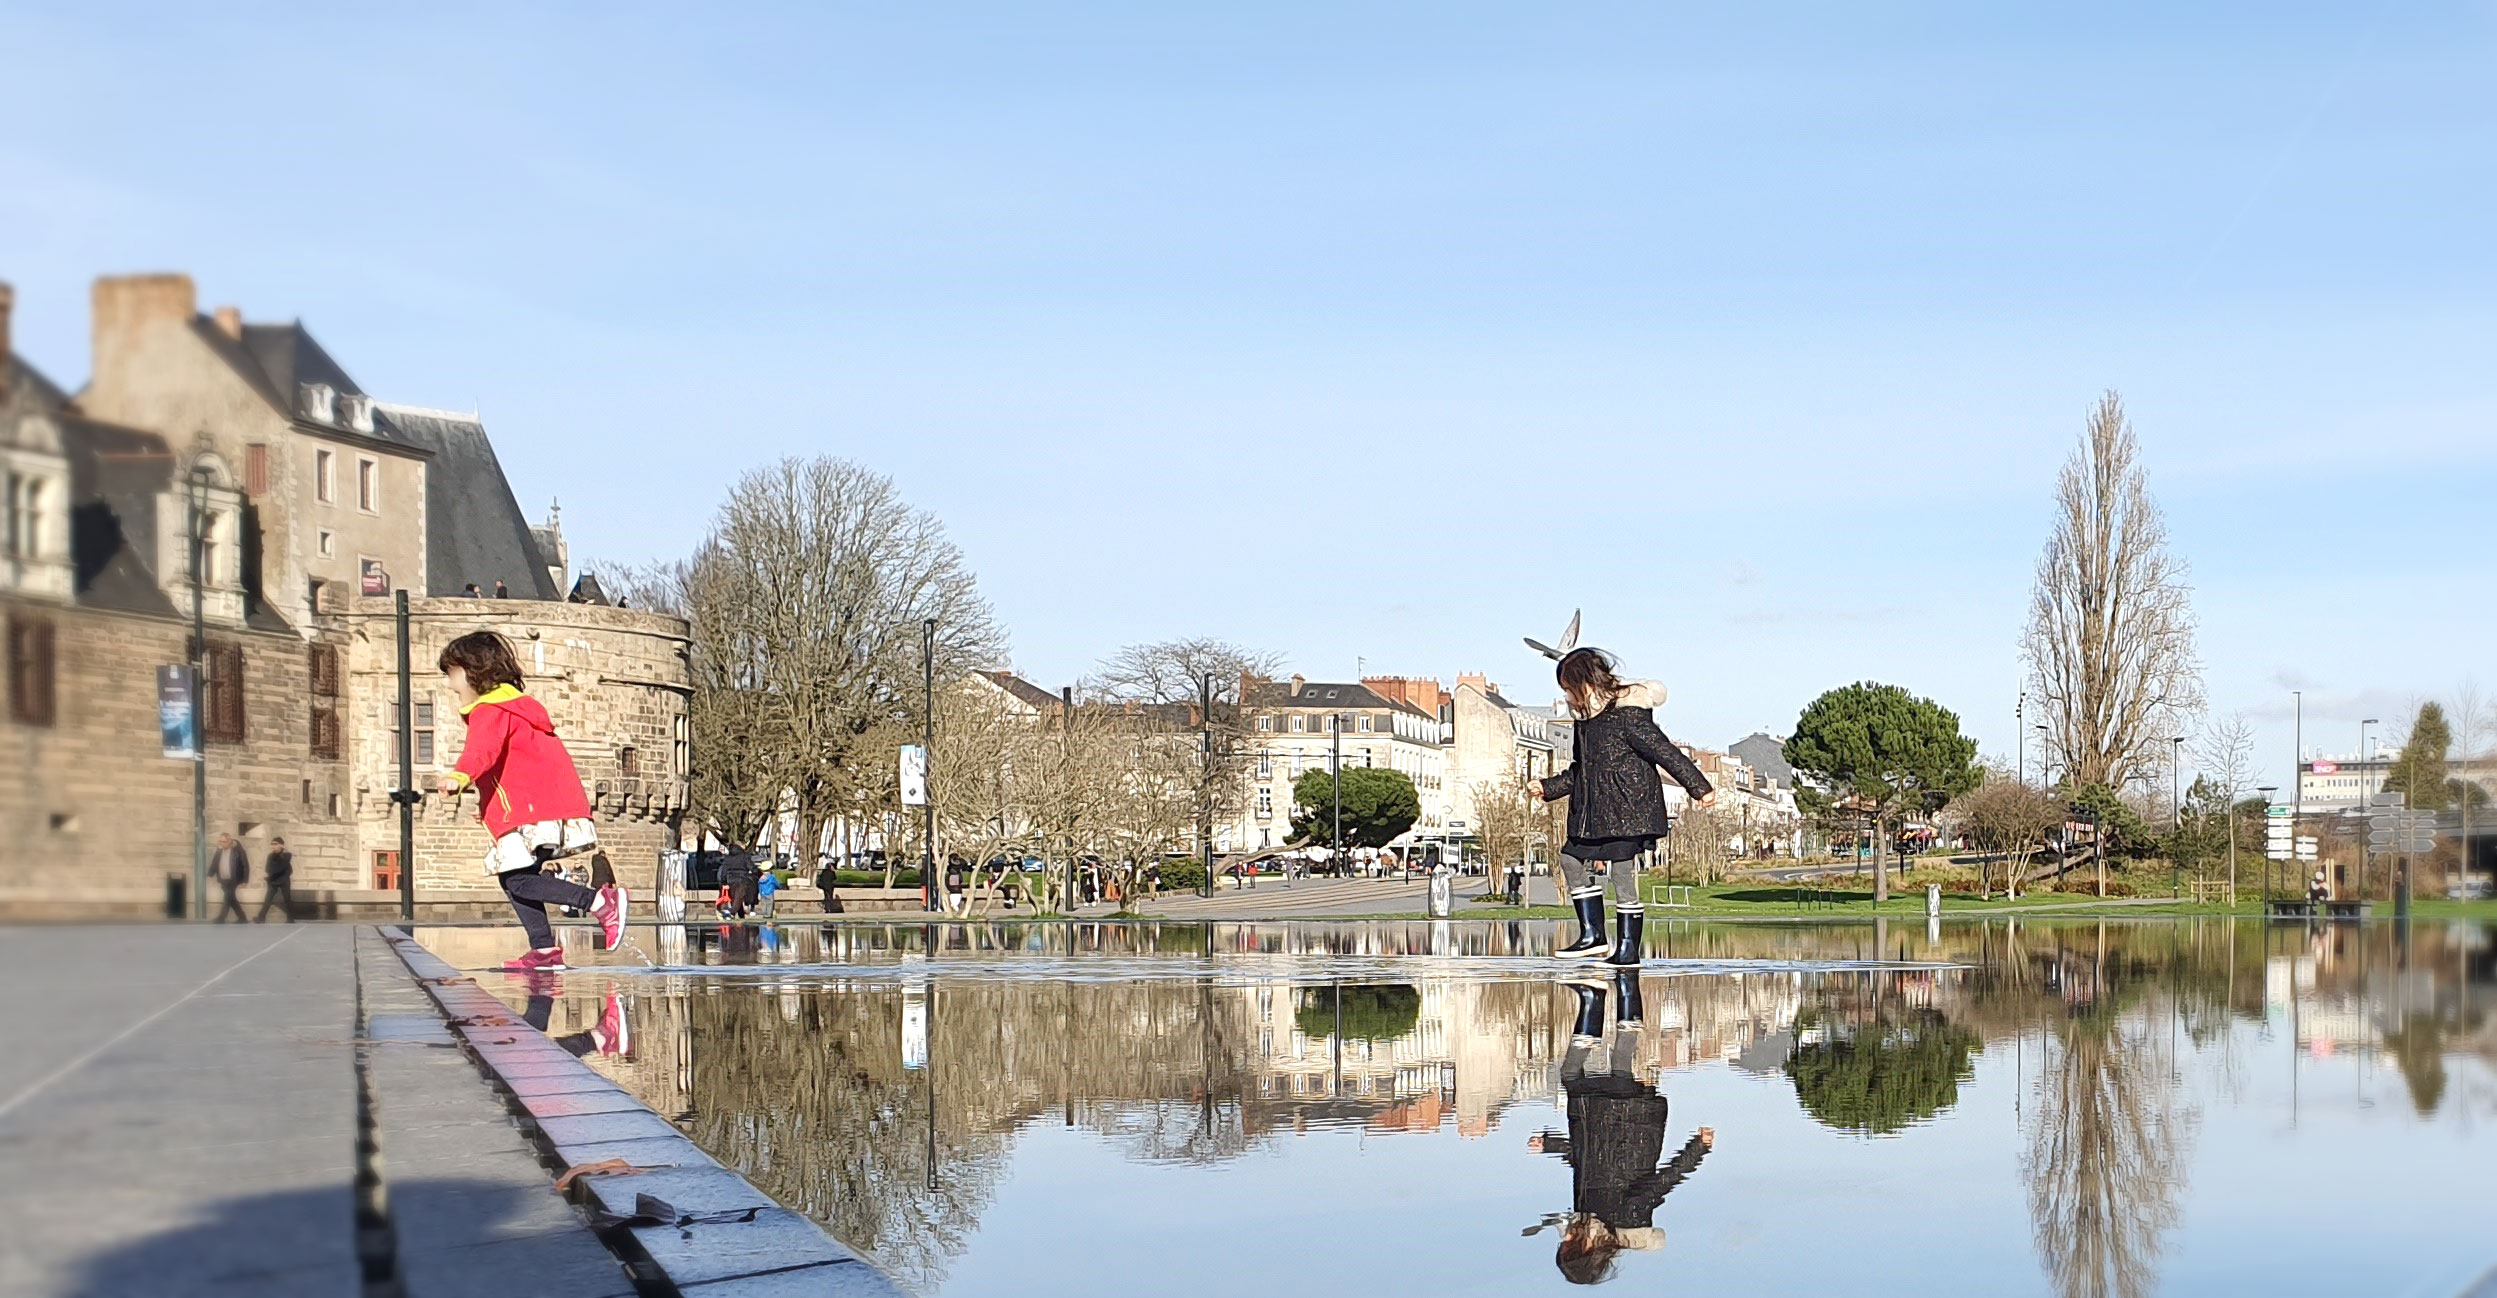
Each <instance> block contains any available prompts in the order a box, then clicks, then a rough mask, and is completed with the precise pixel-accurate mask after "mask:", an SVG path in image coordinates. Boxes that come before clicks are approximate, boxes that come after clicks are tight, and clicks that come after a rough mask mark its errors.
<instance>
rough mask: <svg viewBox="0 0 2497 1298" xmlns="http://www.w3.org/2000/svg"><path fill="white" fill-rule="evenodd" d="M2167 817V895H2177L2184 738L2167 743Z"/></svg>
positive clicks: (2182, 831)
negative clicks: (2168, 826) (2168, 846)
mask: <svg viewBox="0 0 2497 1298" xmlns="http://www.w3.org/2000/svg"><path fill="white" fill-rule="evenodd" d="M2168 816H2169V820H2170V822H2171V825H2172V827H2171V828H2170V829H2169V830H2168V836H2169V839H2170V841H2171V843H2172V844H2173V846H2172V847H2171V848H2170V850H2169V852H2168V895H2169V896H2171V897H2173V896H2175V895H2177V889H2178V887H2179V886H2181V883H2180V881H2181V880H2182V878H2183V876H2182V874H2180V873H2179V866H2178V864H2177V860H2176V857H2177V851H2176V849H2178V848H2182V847H2183V846H2184V845H2185V737H2184V736H2183V735H2178V736H2176V737H2175V738H2173V739H2170V740H2169V741H2168Z"/></svg>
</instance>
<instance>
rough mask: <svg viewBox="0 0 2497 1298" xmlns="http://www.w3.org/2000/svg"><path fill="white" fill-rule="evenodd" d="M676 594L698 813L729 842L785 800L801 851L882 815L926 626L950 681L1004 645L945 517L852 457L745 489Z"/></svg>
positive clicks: (918, 685) (789, 464) (756, 479)
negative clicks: (913, 502)
mask: <svg viewBox="0 0 2497 1298" xmlns="http://www.w3.org/2000/svg"><path fill="white" fill-rule="evenodd" d="M673 585H674V601H673V602H674V603H675V604H676V606H677V609H678V611H679V612H680V614H681V615H682V616H684V617H685V618H686V619H687V620H688V621H689V622H690V623H691V624H692V626H693V646H692V659H693V677H694V700H693V712H694V717H695V741H696V744H697V745H698V749H699V756H698V759H697V761H696V763H695V769H696V772H697V784H696V795H697V800H696V807H697V810H698V812H699V814H701V815H702V816H703V817H704V819H705V820H706V821H707V822H710V823H713V824H715V825H717V826H718V827H719V828H720V829H721V830H722V833H723V837H730V838H731V839H732V841H736V839H737V838H738V837H742V836H743V830H744V828H745V824H744V822H745V820H746V819H747V818H748V817H749V816H750V815H751V814H752V809H753V808H756V807H762V808H767V809H771V808H777V807H778V806H780V804H781V801H782V798H783V796H784V794H786V795H790V796H793V797H794V799H795V804H796V811H797V815H798V820H799V825H798V833H797V834H796V835H795V841H796V842H798V843H801V844H807V845H812V844H814V843H816V842H818V841H820V839H821V836H822V830H823V824H824V821H825V818H826V817H827V816H830V815H834V814H849V815H856V814H864V813H872V812H873V811H875V810H878V809H879V808H880V804H883V798H882V796H881V794H882V791H883V790H884V789H885V788H886V787H888V786H889V783H890V776H889V771H888V770H887V768H889V767H891V765H892V764H893V760H894V753H893V750H894V746H895V743H896V741H897V740H898V738H899V736H901V735H903V734H907V733H909V732H910V731H912V730H916V729H917V728H918V727H919V724H920V722H921V721H922V719H923V709H922V704H921V697H922V672H923V671H925V670H926V669H927V664H926V662H925V660H924V657H923V653H922V649H921V644H920V640H921V626H922V625H923V624H924V623H926V622H929V621H933V622H934V623H935V624H936V641H935V654H934V659H935V662H934V670H935V673H936V678H937V679H938V680H951V679H957V678H959V677H961V676H962V675H964V674H966V673H968V672H969V671H970V670H971V669H972V668H973V667H974V666H976V665H978V664H980V663H983V662H986V661H990V660H993V659H994V658H995V657H996V656H997V654H998V652H999V650H1000V648H1001V643H1002V639H1003V637H1002V636H1001V634H1000V633H999V631H998V629H997V627H996V624H995V623H994V621H993V620H992V618H991V616H990V612H989V608H988V605H987V603H986V602H985V601H984V600H982V599H981V598H980V595H979V591H978V588H977V585H976V583H975V582H974V580H973V577H972V575H971V571H970V569H969V568H968V567H967V566H966V565H965V564H964V562H963V558H962V554H961V552H960V551H959V550H957V549H955V548H954V545H953V543H952V542H950V541H948V540H946V539H945V535H944V529H943V528H942V527H941V526H940V525H939V524H938V523H937V521H936V520H935V519H934V518H933V517H931V516H929V515H928V514H925V513H922V512H920V511H918V510H915V509H912V508H910V507H909V506H908V505H907V504H905V503H904V502H903V500H902V499H901V497H900V495H899V494H898V493H896V492H895V491H894V489H893V484H892V483H891V482H890V481H889V480H887V479H885V478H883V477H881V476H879V475H877V474H875V473H872V472H870V471H868V470H866V469H864V468H861V467H859V466H858V465H856V464H852V463H850V462H848V461H846V460H837V459H827V458H818V459H811V460H799V459H789V460H783V461H781V462H780V463H778V464H775V465H771V466H769V467H766V468H762V469H758V470H755V471H754V472H752V473H749V474H747V475H746V476H745V477H744V478H742V479H740V480H739V481H738V483H737V485H736V486H735V487H734V488H732V489H731V490H730V492H729V497H728V500H727V501H726V502H725V503H724V504H722V505H721V507H720V512H719V515H718V517H717V518H716V519H715V520H714V522H713V524H712V528H711V532H710V535H709V536H708V537H707V538H705V540H704V541H703V543H702V546H701V548H700V549H699V550H697V551H696V552H695V554H694V556H693V557H692V558H691V559H690V560H687V561H686V562H685V563H684V564H683V565H682V567H681V568H680V569H679V571H678V574H677V576H676V579H675V581H674V583H673ZM935 792H936V795H937V796H938V797H939V798H942V797H944V796H946V791H945V790H943V789H941V788H940V789H937V790H936V791H935ZM706 799H707V800H706ZM748 841H750V840H748Z"/></svg>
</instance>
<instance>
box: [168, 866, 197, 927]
mask: <svg viewBox="0 0 2497 1298" xmlns="http://www.w3.org/2000/svg"><path fill="white" fill-rule="evenodd" d="M190 901H191V881H190V880H188V879H185V878H183V877H182V876H181V875H178V874H168V875H166V876H165V918H167V919H181V918H184V917H185V916H187V915H189V914H190V913H191V907H190Z"/></svg>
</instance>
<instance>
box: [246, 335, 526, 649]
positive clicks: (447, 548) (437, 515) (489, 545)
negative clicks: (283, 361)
mask: <svg viewBox="0 0 2497 1298" xmlns="http://www.w3.org/2000/svg"><path fill="white" fill-rule="evenodd" d="M246 336H248V330H247V331H246ZM316 350H317V348H316ZM312 381H313V382H321V381H322V380H317V379H316V380H312ZM373 431H374V433H375V434H376V435H378V436H381V437H385V438H388V439H389V440H391V441H394V442H400V443H404V444H406V445H409V446H413V447H416V448H417V449H419V450H423V451H427V452H429V453H431V455H432V459H431V460H429V461H428V462H427V463H426V465H425V586H426V591H425V593H426V594H428V595H458V594H462V593H464V592H465V591H466V590H467V588H468V584H469V583H470V582H475V583H476V584H477V588H478V589H479V590H492V589H494V583H495V582H497V581H500V582H502V583H504V584H505V585H506V586H508V587H510V589H511V593H512V595H513V597H515V598H518V599H546V600H553V599H561V598H563V592H561V591H558V590H556V589H555V580H554V578H552V577H550V576H548V575H547V572H546V563H545V561H544V560H543V559H541V558H540V557H539V555H538V547H537V544H536V542H535V541H534V540H533V539H532V537H531V532H530V527H529V520H528V519H527V518H524V517H522V515H521V513H520V502H519V500H518V499H516V498H515V497H513V495H512V487H511V480H510V479H508V478H505V477H504V476H503V462H502V461H501V460H499V459H497V458H495V454H494V443H493V442H492V441H491V440H489V439H488V438H487V437H486V430H485V425H484V424H482V423H480V422H479V421H478V419H477V417H476V416H475V415H463V414H454V413H452V412H450V411H446V410H425V409H420V408H418V407H415V406H394V405H389V404H385V403H382V402H375V403H374V405H373Z"/></svg>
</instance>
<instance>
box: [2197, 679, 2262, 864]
mask: <svg viewBox="0 0 2497 1298" xmlns="http://www.w3.org/2000/svg"><path fill="white" fill-rule="evenodd" d="M2193 758H2194V767H2195V770H2196V771H2197V773H2198V775H2199V777H2200V778H2199V780H2198V781H2197V782H2198V783H2202V784H2206V785H2208V786H2209V787H2210V788H2211V790H2212V791H2213V792H2216V793H2218V794H2219V795H2220V802H2221V804H2222V805H2223V806H2225V807H2226V808H2227V809H2228V810H2227V826H2228V886H2229V888H2230V890H2231V897H2230V899H2231V900H2234V899H2235V891H2234V890H2235V889H2236V887H2237V839H2238V836H2239V830H2240V828H2241V827H2240V826H2239V824H2238V816H2237V804H2238V802H2240V801H2241V800H2243V799H2244V798H2245V796H2246V795H2247V794H2248V793H2250V792H2252V791H2253V788H2254V723H2253V722H2251V721H2248V720H2247V719H2246V714H2245V713H2243V712H2231V713H2229V714H2228V715H2226V716H2221V717H2213V718H2211V719H2210V720H2208V721H2206V722H2204V723H2203V726H2202V731H2201V733H2200V734H2198V735H2197V736H2195V738H2194V743H2193Z"/></svg>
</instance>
